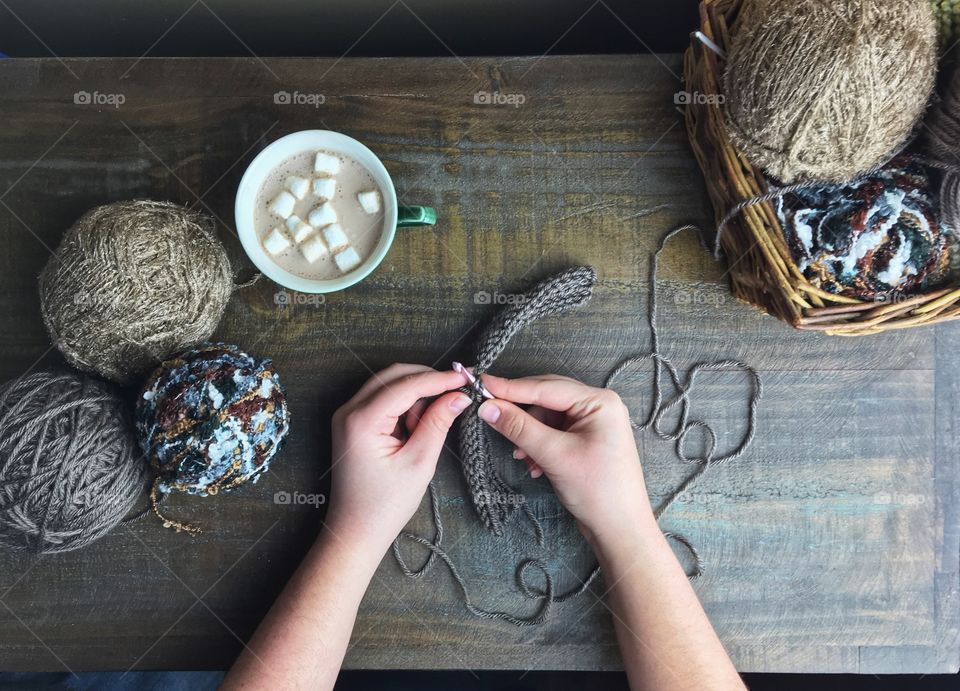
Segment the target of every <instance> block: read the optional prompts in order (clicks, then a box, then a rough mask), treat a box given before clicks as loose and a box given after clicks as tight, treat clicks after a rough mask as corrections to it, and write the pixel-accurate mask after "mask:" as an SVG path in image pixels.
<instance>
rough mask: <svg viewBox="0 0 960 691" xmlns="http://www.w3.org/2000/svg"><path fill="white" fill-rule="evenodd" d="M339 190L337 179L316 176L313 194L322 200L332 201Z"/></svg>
mask: <svg viewBox="0 0 960 691" xmlns="http://www.w3.org/2000/svg"><path fill="white" fill-rule="evenodd" d="M336 191H337V181H336V180H334V179H333V178H314V179H313V196H314V197H316V198H317V199H319V200H321V201H330V200H331V199H333V195H334V193H336Z"/></svg>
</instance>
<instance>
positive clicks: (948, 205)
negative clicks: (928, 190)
mask: <svg viewBox="0 0 960 691" xmlns="http://www.w3.org/2000/svg"><path fill="white" fill-rule="evenodd" d="M924 125H925V127H924V128H923V136H922V137H921V141H922V144H923V149H924V155H925V156H926V157H927V158H928V159H929V160H930V162H931V164H933V165H936V166H937V167H939V168H940V169H941V175H942V181H941V185H940V217H941V221H942V222H943V224H944V225H945V226H946V227H947V229H948V230H949V231H950V232H951V233H953V234H954V235H955V236H958V237H960V173H958V171H960V69H954V71H953V75H952V76H951V77H950V80H949V81H948V82H947V84H946V87H945V89H944V93H943V96H942V97H941V98H940V100H939V102H938V103H937V104H936V106H934V107H933V108H932V109H931V110H930V113H929V114H928V115H927V118H926V120H925V121H924Z"/></svg>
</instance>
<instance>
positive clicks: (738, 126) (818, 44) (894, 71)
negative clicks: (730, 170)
mask: <svg viewBox="0 0 960 691" xmlns="http://www.w3.org/2000/svg"><path fill="white" fill-rule="evenodd" d="M936 69H937V37H936V30H935V27H934V18H933V13H932V11H931V8H930V4H929V0H794V1H792V2H783V0H745V2H744V4H743V8H742V10H741V13H740V16H739V18H738V20H737V22H736V24H735V26H734V27H733V29H732V39H731V43H730V50H729V53H728V55H727V62H726V68H725V72H724V78H723V82H724V85H723V88H724V119H725V122H726V127H727V131H728V134H729V136H730V139H731V141H732V142H733V144H734V146H736V147H737V148H738V149H739V150H740V151H741V152H743V153H744V154H745V155H746V157H747V158H748V159H749V160H750V162H751V163H752V164H754V165H756V166H758V167H760V168H762V169H763V170H764V171H765V172H766V174H767V175H769V176H771V177H774V178H776V179H778V180H780V181H781V182H784V183H791V182H798V181H814V180H815V181H826V182H837V183H840V182H845V181H848V180H851V179H853V178H854V177H856V176H857V175H858V174H859V173H862V172H864V171H867V170H870V169H872V168H874V167H876V166H878V165H880V164H881V163H883V162H884V161H886V160H887V158H889V157H890V156H891V155H893V153H894V152H896V151H897V150H899V149H900V147H901V146H902V145H903V144H905V143H906V141H907V140H908V139H909V137H910V135H911V133H912V132H913V129H914V127H915V125H916V124H917V122H918V121H919V119H920V117H921V115H922V114H923V112H924V109H925V108H926V105H927V101H928V100H929V98H930V95H931V92H932V90H933V86H934V77H935V74H936Z"/></svg>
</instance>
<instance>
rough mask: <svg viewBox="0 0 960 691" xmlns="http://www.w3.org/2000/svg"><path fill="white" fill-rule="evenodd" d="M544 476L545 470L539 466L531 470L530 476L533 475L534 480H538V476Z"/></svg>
mask: <svg viewBox="0 0 960 691" xmlns="http://www.w3.org/2000/svg"><path fill="white" fill-rule="evenodd" d="M542 476H543V471H542V470H541V469H540V467H539V466H538V467H536V468H533V469H532V470H531V471H530V477H531V478H532V479H534V480H536V479H537V478H538V477H542Z"/></svg>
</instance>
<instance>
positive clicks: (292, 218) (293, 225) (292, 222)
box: [287, 214, 303, 233]
mask: <svg viewBox="0 0 960 691" xmlns="http://www.w3.org/2000/svg"><path fill="white" fill-rule="evenodd" d="M301 223H303V219H302V218H300V217H299V216H297V215H296V214H290V215H289V216H287V230H289V231H290V232H291V233H292V232H294V231H295V230H296V229H297V226H298V225H300V224H301Z"/></svg>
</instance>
